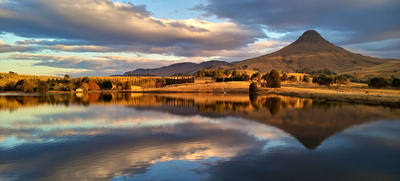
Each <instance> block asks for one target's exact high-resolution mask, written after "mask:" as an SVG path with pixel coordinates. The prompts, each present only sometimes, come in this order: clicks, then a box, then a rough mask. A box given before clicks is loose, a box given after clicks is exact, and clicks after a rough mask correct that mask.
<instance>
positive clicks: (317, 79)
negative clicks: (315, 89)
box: [313, 74, 334, 89]
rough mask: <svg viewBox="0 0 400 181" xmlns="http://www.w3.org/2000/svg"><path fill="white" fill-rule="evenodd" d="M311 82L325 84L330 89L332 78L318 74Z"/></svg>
mask: <svg viewBox="0 0 400 181" xmlns="http://www.w3.org/2000/svg"><path fill="white" fill-rule="evenodd" d="M313 83H317V84H318V85H325V86H327V87H328V88H329V89H330V86H331V85H332V84H333V83H334V78H332V77H331V76H328V75H326V74H319V75H317V76H315V77H314V78H313Z"/></svg>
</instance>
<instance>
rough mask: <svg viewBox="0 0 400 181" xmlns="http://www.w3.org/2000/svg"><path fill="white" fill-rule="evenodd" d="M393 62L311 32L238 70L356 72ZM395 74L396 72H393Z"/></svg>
mask: <svg viewBox="0 0 400 181" xmlns="http://www.w3.org/2000/svg"><path fill="white" fill-rule="evenodd" d="M390 61H393V59H379V58H373V57H369V56H364V55H361V54H356V53H352V52H350V51H347V50H345V49H343V48H341V47H338V46H335V45H334V44H332V43H330V42H329V41H327V40H325V39H324V38H323V37H322V36H321V35H320V34H319V33H318V32H316V31H314V30H308V31H306V32H304V33H303V35H301V36H300V37H299V38H298V39H297V40H296V41H295V42H293V43H292V44H290V45H288V46H286V47H284V48H282V49H280V50H278V51H276V52H273V53H270V54H266V55H263V56H260V57H256V58H251V59H247V60H244V61H241V62H237V63H236V64H235V67H242V66H245V65H247V66H248V68H250V69H252V68H259V69H260V70H261V71H269V70H271V69H277V70H280V71H285V72H294V71H295V70H297V69H302V68H306V67H310V68H311V69H312V70H318V69H323V68H329V69H330V70H332V71H335V72H337V73H343V72H354V71H359V70H362V69H365V68H372V69H373V67H376V68H379V67H377V65H381V64H384V63H387V62H390ZM392 72H393V70H392Z"/></svg>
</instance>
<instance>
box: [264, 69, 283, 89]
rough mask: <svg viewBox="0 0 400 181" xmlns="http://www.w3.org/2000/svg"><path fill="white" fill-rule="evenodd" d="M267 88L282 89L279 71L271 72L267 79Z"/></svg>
mask: <svg viewBox="0 0 400 181" xmlns="http://www.w3.org/2000/svg"><path fill="white" fill-rule="evenodd" d="M267 87H270V88H280V87H281V77H280V76H279V73H278V71H276V70H275V69H274V70H271V72H270V73H269V75H268V78H267Z"/></svg>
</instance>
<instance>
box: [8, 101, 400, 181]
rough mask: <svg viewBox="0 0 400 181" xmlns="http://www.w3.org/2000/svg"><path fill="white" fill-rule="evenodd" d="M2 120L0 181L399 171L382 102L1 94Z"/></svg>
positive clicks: (395, 126) (394, 128)
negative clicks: (4, 180) (376, 104)
mask: <svg viewBox="0 0 400 181" xmlns="http://www.w3.org/2000/svg"><path fill="white" fill-rule="evenodd" d="M0 117H1V125H0V180H2V179H7V180H96V179H98V180H108V179H112V180H129V179H132V180H137V179H142V180H152V179H154V180H204V179H205V180H264V179H265V178H266V177H267V176H268V178H271V179H272V180H285V179H286V180H293V179H295V180H309V179H311V180H321V179H323V180H338V179H339V180H354V179H356V180H357V179H362V180H382V179H386V180H387V179H389V180H391V179H395V178H398V177H399V174H398V173H400V172H397V171H399V170H398V168H397V166H396V165H397V163H398V162H399V161H400V158H399V156H398V154H397V153H399V152H398V151H400V133H399V130H400V123H399V119H400V111H399V110H398V109H390V108H385V107H371V106H367V105H351V104H346V103H327V102H318V101H313V100H311V99H302V98H292V97H283V96H274V95H269V96H257V95H253V96H250V97H249V96H248V95H229V94H179V95H176V94H131V93H128V94H121V93H115V94H111V93H110V94H98V93H90V94H83V93H81V94H45V95H27V94H22V95H4V96H1V95H0ZM366 123H369V124H366ZM294 138H295V139H294ZM296 140H297V141H296ZM378 140H379V141H378ZM299 143H301V144H299ZM304 148H306V149H304ZM310 149H311V150H310ZM365 149H366V150H368V151H364V150H365ZM335 150H336V151H335ZM340 150H342V151H340ZM360 150H363V151H360ZM312 151H316V152H312ZM371 154H372V155H374V156H375V157H374V159H366V158H368V157H369V158H371V156H370V155H371ZM377 158H379V159H377ZM343 159H345V160H343ZM363 161H364V162H363ZM366 162H367V163H368V164H366ZM347 163H350V165H352V166H356V167H357V169H358V170H357V172H362V173H363V174H360V173H355V172H354V173H353V172H352V169H351V168H349V165H348V164H347ZM371 170H375V171H374V172H369V171H371ZM313 172H319V173H318V174H315V173H314V174H313ZM364 172H366V173H364ZM367 172H368V173H367ZM286 173H290V174H286ZM327 174H329V175H334V176H332V177H330V178H326V175H327Z"/></svg>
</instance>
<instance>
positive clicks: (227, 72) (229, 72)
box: [224, 69, 232, 77]
mask: <svg viewBox="0 0 400 181" xmlns="http://www.w3.org/2000/svg"><path fill="white" fill-rule="evenodd" d="M224 73H225V76H227V77H229V76H230V75H231V74H232V71H230V70H228V69H226V70H225V72H224Z"/></svg>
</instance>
